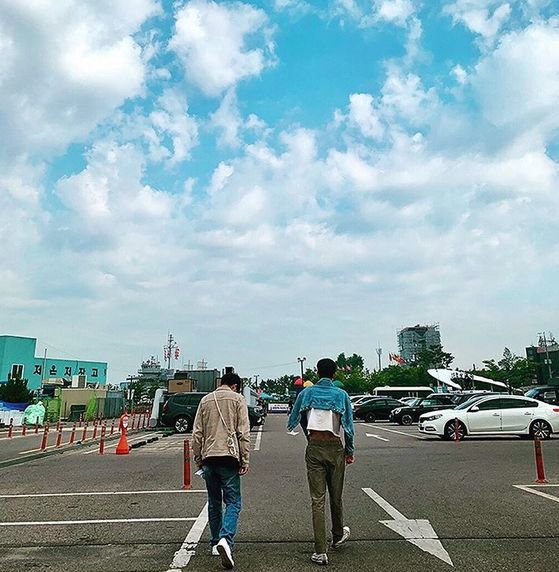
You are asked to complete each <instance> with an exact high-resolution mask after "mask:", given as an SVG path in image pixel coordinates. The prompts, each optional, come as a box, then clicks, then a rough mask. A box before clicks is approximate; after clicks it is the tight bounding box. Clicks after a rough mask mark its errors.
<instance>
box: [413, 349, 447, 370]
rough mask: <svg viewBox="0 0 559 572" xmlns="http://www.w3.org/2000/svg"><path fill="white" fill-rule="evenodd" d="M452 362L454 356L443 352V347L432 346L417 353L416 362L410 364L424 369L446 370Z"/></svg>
mask: <svg viewBox="0 0 559 572" xmlns="http://www.w3.org/2000/svg"><path fill="white" fill-rule="evenodd" d="M453 361H454V356H453V355H452V354H451V353H449V352H445V351H444V350H443V346H441V345H438V346H433V347H430V348H427V349H426V350H423V351H422V352H420V353H419V356H418V357H417V361H416V362H415V363H414V364H412V365H415V366H419V367H423V368H425V369H430V368H438V369H448V368H449V367H450V364H451V363H452V362H453Z"/></svg>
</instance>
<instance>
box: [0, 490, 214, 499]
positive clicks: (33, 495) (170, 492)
mask: <svg viewBox="0 0 559 572" xmlns="http://www.w3.org/2000/svg"><path fill="white" fill-rule="evenodd" d="M205 492H206V489H190V490H184V489H177V490H167V491H91V492H88V493H30V494H20V495H0V499H32V498H50V497H95V496H113V495H115V496H116V495H174V494H183V493H205Z"/></svg>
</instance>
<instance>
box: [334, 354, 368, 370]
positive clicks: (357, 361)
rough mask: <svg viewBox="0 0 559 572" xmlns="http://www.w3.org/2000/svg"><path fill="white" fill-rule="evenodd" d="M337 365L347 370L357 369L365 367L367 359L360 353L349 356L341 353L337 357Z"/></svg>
mask: <svg viewBox="0 0 559 572" xmlns="http://www.w3.org/2000/svg"><path fill="white" fill-rule="evenodd" d="M336 365H337V366H338V368H339V369H343V370H347V369H348V368H349V369H354V368H355V369H356V368H361V369H363V367H364V365H365V361H364V360H363V358H362V357H361V356H360V355H357V354H355V353H354V354H353V355H351V356H349V357H346V356H345V353H341V354H340V355H339V356H338V358H337V359H336Z"/></svg>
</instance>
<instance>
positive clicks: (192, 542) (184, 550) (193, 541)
mask: <svg viewBox="0 0 559 572" xmlns="http://www.w3.org/2000/svg"><path fill="white" fill-rule="evenodd" d="M206 524H208V504H207V503H206V505H205V506H204V508H203V509H202V512H200V514H199V515H198V518H197V519H196V522H195V523H194V524H193V525H192V528H191V529H190V530H189V531H188V534H187V535H186V538H185V539H184V542H183V543H182V546H181V547H180V548H179V549H178V550H177V551H176V552H175V555H174V556H173V561H172V562H171V565H170V566H169V568H168V570H167V572H180V571H181V570H182V569H183V568H186V566H187V565H188V563H189V562H190V559H191V558H192V557H193V556H194V554H195V553H196V547H197V546H198V542H199V541H200V537H201V536H202V533H203V532H204V529H205V528H206Z"/></svg>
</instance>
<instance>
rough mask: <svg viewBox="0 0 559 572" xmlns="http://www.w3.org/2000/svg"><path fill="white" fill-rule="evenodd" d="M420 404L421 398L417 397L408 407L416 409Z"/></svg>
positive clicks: (409, 402)
mask: <svg viewBox="0 0 559 572" xmlns="http://www.w3.org/2000/svg"><path fill="white" fill-rule="evenodd" d="M420 403H421V397H416V398H415V399H413V400H412V401H408V402H407V406H408V407H415V406H416V405H419V404H420Z"/></svg>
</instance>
